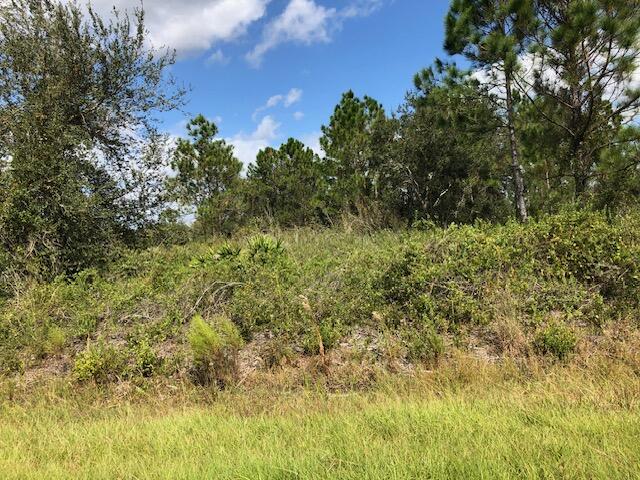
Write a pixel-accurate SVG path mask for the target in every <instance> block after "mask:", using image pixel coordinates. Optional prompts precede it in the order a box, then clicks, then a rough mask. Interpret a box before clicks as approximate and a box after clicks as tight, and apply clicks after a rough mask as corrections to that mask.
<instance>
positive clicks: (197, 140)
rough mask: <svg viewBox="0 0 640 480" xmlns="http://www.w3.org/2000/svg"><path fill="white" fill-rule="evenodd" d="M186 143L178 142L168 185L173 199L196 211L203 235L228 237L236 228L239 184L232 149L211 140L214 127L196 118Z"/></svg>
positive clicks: (220, 141) (238, 163)
mask: <svg viewBox="0 0 640 480" xmlns="http://www.w3.org/2000/svg"><path fill="white" fill-rule="evenodd" d="M187 133H188V135H189V137H190V139H189V140H185V139H179V140H178V145H177V147H176V150H175V153H174V158H173V163H172V167H173V168H174V169H175V170H176V171H177V175H176V177H175V178H172V179H171V180H170V181H169V188H170V189H171V190H172V192H173V195H174V196H175V198H176V199H177V200H179V201H180V202H181V203H182V204H183V205H186V206H195V207H196V208H197V220H198V225H199V226H200V228H201V229H202V230H203V231H204V232H205V233H225V234H228V233H230V232H232V231H233V229H234V228H236V227H237V226H238V222H239V217H240V215H241V211H240V209H241V208H242V206H241V205H240V204H238V203H237V197H238V195H237V193H236V192H235V191H234V189H235V188H236V187H237V186H238V184H239V183H240V172H241V170H242V162H240V160H238V159H237V158H235V157H234V155H233V146H231V145H227V143H226V142H225V141H224V140H214V138H215V136H216V135H217V133H218V127H217V126H216V125H215V124H214V123H213V122H210V121H209V120H207V119H206V118H205V117H204V116H203V115H198V116H197V117H195V118H194V119H193V120H191V121H190V122H189V123H188V124H187Z"/></svg>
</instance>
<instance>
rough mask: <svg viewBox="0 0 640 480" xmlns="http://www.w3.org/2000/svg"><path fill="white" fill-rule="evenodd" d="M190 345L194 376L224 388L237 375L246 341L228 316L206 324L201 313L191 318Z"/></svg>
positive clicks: (203, 381) (203, 383)
mask: <svg viewBox="0 0 640 480" xmlns="http://www.w3.org/2000/svg"><path fill="white" fill-rule="evenodd" d="M188 339H189V345H190V346H191V351H192V354H193V367H194V368H193V376H194V379H195V381H196V382H198V383H200V384H202V385H208V384H210V383H216V384H218V385H219V386H220V387H225V386H226V385H228V384H229V383H230V382H232V381H233V380H234V378H235V375H236V371H237V355H238V350H239V349H240V347H242V344H243V341H242V337H241V336H240V333H239V331H238V329H237V327H236V326H235V325H234V324H233V323H232V322H231V320H229V319H228V318H226V317H221V316H219V317H216V318H214V319H213V322H212V323H211V324H210V323H207V322H206V321H205V320H204V319H203V318H202V317H201V316H200V315H196V316H195V317H193V319H192V320H191V325H190V328H189V335H188Z"/></svg>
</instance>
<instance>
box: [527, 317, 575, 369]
mask: <svg viewBox="0 0 640 480" xmlns="http://www.w3.org/2000/svg"><path fill="white" fill-rule="evenodd" d="M576 344H577V338H576V334H575V333H574V332H573V330H571V329H570V328H569V327H567V326H566V325H565V324H563V323H560V322H558V321H554V322H552V323H550V324H549V325H547V326H546V327H545V328H543V329H541V330H540V331H539V332H538V333H537V334H536V337H535V341H534V345H535V347H536V349H537V350H538V351H539V352H540V353H543V354H545V355H553V356H555V357H556V358H558V359H560V360H563V359H565V358H566V357H567V356H568V355H569V354H570V353H573V351H574V350H575V348H576Z"/></svg>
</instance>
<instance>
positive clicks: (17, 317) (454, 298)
mask: <svg viewBox="0 0 640 480" xmlns="http://www.w3.org/2000/svg"><path fill="white" fill-rule="evenodd" d="M639 230H640V218H639V216H638V214H637V212H632V213H630V214H628V215H626V216H617V217H614V218H608V217H607V216H606V215H605V214H602V213H597V212H595V213H594V212H586V211H566V212H565V213H563V214H562V215H556V216H548V217H545V218H543V219H541V220H540V221H536V222H533V221H532V222H530V223H528V224H526V225H520V224H517V223H515V222H511V223H508V224H506V225H502V226H501V225H492V224H490V223H481V222H478V223H477V224H476V225H475V226H468V225H466V226H465V225H461V226H454V225H452V226H449V227H447V228H441V227H437V226H436V225H435V224H433V223H429V224H428V227H427V228H426V229H411V230H407V231H403V232H386V231H382V232H376V233H373V234H370V235H360V234H355V233H352V232H351V233H349V232H345V231H341V230H339V229H324V230H320V229H296V230H293V231H288V232H278V233H277V235H275V234H271V235H266V234H260V235H248V236H246V237H244V238H237V239H234V240H233V241H229V242H226V243H225V242H221V241H217V243H214V244H212V243H211V242H207V243H205V244H195V243H194V244H190V245H188V246H174V247H167V248H151V249H148V250H146V251H132V252H129V253H128V254H127V255H125V256H124V257H123V259H122V260H121V261H120V262H118V263H115V264H113V265H112V266H111V268H110V269H109V270H108V271H106V272H103V273H100V272H98V271H96V270H87V271H84V272H82V273H81V274H79V275H76V276H75V278H74V279H72V280H71V281H70V280H66V279H64V278H60V279H58V280H56V281H55V282H52V283H49V284H42V283H41V284H38V283H34V284H32V285H30V286H25V287H23V289H22V290H21V293H20V295H19V296H16V297H14V298H11V299H8V300H6V301H4V302H1V303H0V360H1V361H2V368H3V372H4V373H5V374H11V373H13V372H20V371H25V370H27V371H28V370H30V369H32V368H37V367H39V366H41V365H43V364H44V365H46V364H47V362H51V361H53V359H52V358H51V357H52V356H55V357H56V359H65V358H66V359H70V358H73V356H74V355H75V352H76V350H75V348H76V346H77V345H78V344H81V343H82V342H85V343H86V342H87V339H96V338H102V339H104V342H105V343H104V345H101V344H100V343H99V342H98V343H96V342H95V340H90V344H89V345H90V347H89V348H88V350H87V351H86V352H85V353H83V354H82V355H81V356H80V357H79V359H78V362H77V363H78V367H77V370H78V371H79V372H80V374H79V377H81V378H83V379H85V378H94V377H95V378H97V381H99V382H105V381H111V380H115V379H118V378H120V379H129V378H135V377H140V376H150V375H158V374H168V375H173V374H174V372H179V371H184V364H185V362H184V359H185V358H186V357H187V355H188V353H189V348H188V347H189V346H190V352H191V354H192V359H193V367H194V368H193V374H194V379H195V380H196V381H197V382H199V383H203V384H206V383H217V384H219V385H222V386H223V385H225V384H227V385H228V384H230V383H232V382H233V381H234V380H235V373H234V372H235V368H236V361H235V359H236V356H237V353H238V349H239V348H240V346H241V345H242V340H244V341H247V342H254V341H255V342H256V343H257V344H258V345H263V344H264V343H270V342H274V341H275V340H277V341H279V342H280V344H279V345H278V343H277V342H275V343H273V352H272V353H271V354H269V355H267V356H268V357H269V358H271V360H269V362H270V363H271V364H273V365H277V364H279V363H280V362H281V361H285V360H286V359H289V358H291V356H293V355H317V354H319V353H320V345H321V344H322V347H323V348H324V350H325V354H326V355H330V354H331V353H332V350H333V349H336V348H339V349H340V350H342V348H343V345H345V344H346V345H351V344H352V343H353V342H352V341H351V340H352V338H354V337H355V338H360V337H361V335H362V334H361V332H362V331H363V330H365V331H367V330H369V329H373V330H375V331H377V332H380V335H384V336H385V338H387V339H388V340H389V342H390V344H394V345H397V346H398V347H397V349H396V350H397V355H398V356H399V357H402V358H403V359H404V360H405V361H410V362H428V363H432V362H435V361H437V360H438V358H439V357H441V356H442V355H443V345H444V344H446V345H449V343H450V342H451V341H453V343H454V345H455V347H456V348H464V346H465V345H467V342H465V335H467V334H468V333H469V332H485V333H487V332H492V331H493V329H494V328H496V326H497V325H499V323H500V322H509V323H510V324H513V325H514V326H515V328H517V329H518V331H519V332H521V334H522V337H523V340H522V344H523V345H535V343H536V340H535V339H536V336H537V335H538V334H539V331H540V326H541V325H547V324H548V321H549V319H553V318H561V319H563V321H564V322H566V323H567V325H572V326H575V329H576V333H578V329H580V331H584V332H585V336H587V337H588V338H592V337H597V336H598V335H599V334H601V332H602V329H604V328H608V327H611V326H617V325H618V323H619V322H621V324H622V323H624V322H633V320H634V319H635V318H637V316H638V312H640V302H639V299H640V264H638V258H640V243H639V238H638V235H637V232H638V231H639ZM285 245H286V247H285ZM194 312H200V313H201V316H202V317H196V318H194V319H193V322H192V325H191V328H190V330H189V332H190V333H189V335H188V336H187V339H186V340H188V342H187V341H185V336H184V324H185V322H188V321H189V319H191V318H192V317H193V315H194ZM204 318H206V319H208V321H205V320H204ZM482 338H486V339H487V340H486V341H487V342H489V343H491V341H492V340H490V339H491V338H492V337H491V335H489V334H487V335H485V336H483V337H482ZM265 339H267V340H265ZM269 339H270V340H269ZM116 346H117V347H116ZM489 346H490V345H489ZM185 347H186V348H187V350H186V351H185ZM251 347H252V348H253V347H254V345H252V346H251ZM109 348H111V349H112V351H111V352H109ZM249 350H251V349H249ZM159 352H162V362H163V364H161V363H160V359H159V357H160V355H159ZM114 356H115V357H116V358H117V359H118V360H117V361H115V362H113V363H111V364H110V363H108V361H107V360H108V359H110V358H112V357H114ZM105 359H106V360H105ZM162 365H164V366H162Z"/></svg>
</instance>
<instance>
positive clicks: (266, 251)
mask: <svg viewBox="0 0 640 480" xmlns="http://www.w3.org/2000/svg"><path fill="white" fill-rule="evenodd" d="M284 254H285V248H284V245H283V244H282V241H281V240H279V239H276V238H273V237H270V236H268V235H257V236H255V237H252V238H251V239H250V240H249V244H248V246H247V251H246V255H247V258H248V259H249V260H250V261H252V262H258V263H270V262H271V261H272V260H273V259H276V258H278V257H281V256H282V255H284Z"/></svg>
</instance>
